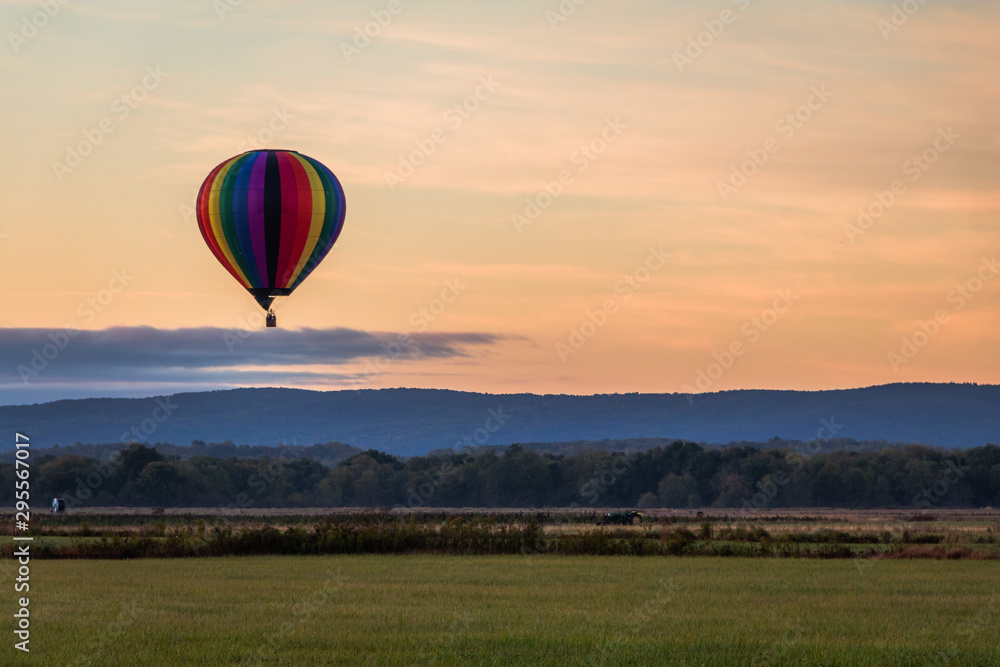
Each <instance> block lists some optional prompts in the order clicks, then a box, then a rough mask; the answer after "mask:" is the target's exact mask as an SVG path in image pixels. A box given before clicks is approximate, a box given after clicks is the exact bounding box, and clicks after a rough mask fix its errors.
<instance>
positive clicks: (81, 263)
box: [0, 0, 1000, 404]
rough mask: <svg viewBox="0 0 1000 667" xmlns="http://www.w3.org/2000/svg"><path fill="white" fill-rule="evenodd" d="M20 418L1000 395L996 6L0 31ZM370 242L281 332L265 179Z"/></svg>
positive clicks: (50, 24) (558, 7) (451, 5)
mask: <svg viewBox="0 0 1000 667" xmlns="http://www.w3.org/2000/svg"><path fill="white" fill-rule="evenodd" d="M0 26H2V28H3V32H4V34H5V36H4V42H5V44H3V45H0V53H2V55H0V72H2V79H0V81H2V87H3V100H4V104H3V105H2V106H0V114H2V116H0V123H2V127H3V128H4V129H5V131H4V139H3V146H4V154H5V159H4V160H3V161H0V188H2V195H3V201H4V204H5V205H4V207H3V214H2V217H0V278H2V280H3V284H4V285H6V286H7V287H8V290H7V297H6V307H5V308H4V311H3V312H2V313H0V365H2V367H3V368H4V369H5V372H4V373H3V374H0V403H2V404H21V403H33V402H40V401H48V400H55V399H60V398H76V397H83V396H142V395H155V394H163V393H174V392H180V391H193V390H202V389H216V388H225V387H235V386H293V387H304V388H314V389H325V390H329V389H342V388H379V387H400V386H403V387H431V388H447V389H456V390H464V391H484V392H496V393H520V392H534V393H572V394H592V393H616V392H701V391H719V390H731V389H751V388H764V389H796V390H822V389H835V388H848V387H859V386H868V385H873V384H883V383H888V382H924V381H927V382H978V383H991V384H995V383H1000V348H998V345H997V340H998V336H997V331H998V329H997V325H998V323H1000V317H998V316H1000V280H997V279H996V278H997V276H998V275H1000V265H998V264H997V255H998V251H1000V217H998V214H1000V182H998V181H1000V116H998V114H997V110H998V109H1000V67H998V63H1000V5H998V4H997V3H996V2H993V1H992V0H991V1H988V2H987V1H982V2H974V1H964V0H956V1H954V2H938V1H936V0H929V1H926V2H923V3H921V2H918V0H908V1H907V2H897V3H892V2H862V1H849V0H818V1H815V2H809V3H802V2H792V1H791V0H739V2H734V1H731V0H715V1H711V2H699V3H693V2H680V1H669V0H656V1H652V0H649V1H639V0H624V1H621V2H616V3H611V2H605V1H602V0H589V1H585V2H583V1H581V0H564V1H563V2H561V3H560V2H557V1H556V0H550V1H548V2H545V1H542V2H529V1H526V0H525V1H522V0H505V1H503V2H501V1H500V0H482V1H481V2H474V1H469V2H443V1H434V0H376V1H371V2H352V3H345V2H319V1H317V2H307V1H290V0H289V1H284V2H281V3H264V2H261V1H260V0H242V1H240V0H190V1H187V0H181V1H177V2H170V3H158V2H128V3H124V2H122V3H111V2H90V3H84V2H76V1H72V0H62V1H60V0H45V1H42V2H27V1H6V2H2V3H0ZM258 148H285V149H293V150H297V151H299V152H301V153H304V154H306V155H309V156H311V157H314V158H316V159H318V160H320V161H321V162H323V163H324V164H326V165H327V166H328V167H330V169H331V170H332V171H333V172H334V173H335V174H336V175H337V177H338V178H339V180H340V181H341V183H342V185H343V187H344V191H345V193H346V197H347V218H346V222H345V224H344V230H343V233H342V234H341V236H340V238H339V240H338V241H337V244H336V245H335V246H334V248H333V250H332V251H331V253H330V254H329V255H328V256H327V258H326V260H325V261H324V262H323V264H321V265H320V267H319V268H318V269H316V270H315V271H314V273H313V274H312V275H311V276H310V277H309V278H308V280H306V281H305V283H303V285H302V286H301V287H300V288H299V289H298V290H297V291H296V292H295V294H294V295H293V296H291V297H289V298H287V299H284V300H283V301H281V302H280V303H279V304H278V307H277V313H278V324H279V328H278V329H265V328H263V318H262V316H261V311H260V309H259V308H258V307H257V306H256V304H255V303H254V302H253V300H252V299H251V298H250V297H249V295H248V294H247V293H246V292H245V291H244V290H243V289H242V288H241V287H240V286H239V285H238V284H237V283H236V282H235V281H234V280H233V278H232V277H231V276H230V275H229V274H228V273H227V272H226V271H225V270H224V269H223V268H222V267H221V266H220V265H219V264H218V263H217V262H216V261H215V259H214V257H213V256H212V254H211V253H210V251H209V250H208V248H207V247H206V246H205V244H204V242H203V240H202V238H201V235H200V234H199V232H198V228H197V225H196V221H195V215H194V208H193V203H194V198H195V195H196V193H197V189H198V187H199V186H200V185H201V182H202V181H203V180H204V178H205V177H206V176H207V175H208V173H209V171H210V170H211V169H212V168H213V167H215V166H216V165H217V164H219V163H220V162H222V161H224V160H226V159H228V158H230V157H232V156H234V155H237V154H239V153H241V152H243V151H246V150H252V149H258Z"/></svg>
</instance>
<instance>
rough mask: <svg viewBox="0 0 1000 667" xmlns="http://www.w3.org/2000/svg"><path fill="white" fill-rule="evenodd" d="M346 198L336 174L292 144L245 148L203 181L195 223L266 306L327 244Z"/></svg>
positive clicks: (313, 262)
mask: <svg viewBox="0 0 1000 667" xmlns="http://www.w3.org/2000/svg"><path fill="white" fill-rule="evenodd" d="M346 204H347V203H346V200H345V199H344V189H343V188H342V187H341V185H340V181H338V180H337V177H336V176H334V175H333V172H332V171H330V170H329V169H327V168H326V166H325V165H323V164H322V163H321V162H319V161H318V160H315V159H313V158H311V157H309V156H306V155H302V154H301V153H297V152H295V151H283V150H261V151H249V152H247V153H243V154H242V155H237V156H236V157H232V158H229V159H228V160H226V161H225V162H223V163H222V164H220V165H219V166H218V167H216V168H215V169H213V170H212V173H210V174H209V175H208V178H206V179H205V182H204V183H202V184H201V190H200V191H199V192H198V204H197V213H198V227H199V228H200V229H201V235H202V237H203V238H204V239H205V243H207V244H208V247H209V248H210V249H211V251H212V253H213V254H214V255H215V258H216V259H218V260H219V262H220V263H221V264H222V265H223V266H224V267H226V270H227V271H229V273H231V274H232V275H233V277H234V278H236V280H238V281H239V283H240V284H241V285H243V287H245V288H246V289H247V290H248V291H249V292H250V294H251V295H253V297H254V299H256V300H257V303H259V304H260V305H261V307H262V308H264V309H265V310H267V309H269V308H270V307H271V303H272V302H273V301H274V298H275V297H277V296H288V295H289V294H291V293H292V291H293V290H294V289H295V288H296V287H298V286H299V285H300V284H302V281H303V280H305V279H306V276H308V275H309V274H310V273H312V271H313V269H315V268H316V267H317V266H318V265H319V263H320V262H321V261H323V258H324V257H326V255H327V253H328V252H330V248H332V247H333V244H334V243H335V242H336V241H337V237H338V236H340V230H341V229H342V228H343V226H344V215H345V214H346V212H347V206H346Z"/></svg>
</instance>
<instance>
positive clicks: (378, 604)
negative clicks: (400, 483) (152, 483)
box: [4, 555, 1000, 665]
mask: <svg viewBox="0 0 1000 667" xmlns="http://www.w3.org/2000/svg"><path fill="white" fill-rule="evenodd" d="M9 572H10V570H9V569H7V568H4V573H5V574H4V578H5V579H8V580H9V577H10V574H9ZM8 583H9V581H5V586H6V585H7V584H8ZM32 598H33V600H32V620H33V626H32V627H33V634H32V654H33V655H32V661H33V662H37V663H38V664H53V665H54V664H59V665H63V664H66V665H69V664H72V665H91V664H92V665H131V664H137V662H138V663H146V664H153V663H155V664H160V665H191V664H223V665H236V664H285V665H303V664H337V663H352V664H469V663H472V664H540V665H562V664H607V665H617V664H654V663H659V664H678V665H682V664H683V665H688V664H697V665H732V664H742V665H751V664H758V665H800V664H807V665H809V664H812V665H932V664H933V665H943V664H953V665H990V664H997V662H998V661H1000V649H998V647H1000V568H997V567H996V566H995V564H994V563H990V562H984V561H961V562H949V561H865V562H858V561H844V560H834V561H815V560H749V559H715V558H697V559H676V558H623V557H607V558H594V557H583V556H578V557H561V556H550V555H545V556H527V557H526V556H496V557H453V556H318V557H314V556H306V557H250V558H213V559H174V560H141V561H80V560H58V561H37V562H35V563H33V569H32ZM6 623H7V626H8V630H7V634H8V635H10V625H11V621H10V620H8V621H7V622H6ZM5 651H6V653H5V655H6V660H8V661H10V659H11V655H12V649H10V648H7V649H5Z"/></svg>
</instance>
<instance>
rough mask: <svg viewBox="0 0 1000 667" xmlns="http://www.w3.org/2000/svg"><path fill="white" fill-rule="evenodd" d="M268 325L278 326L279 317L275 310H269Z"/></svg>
mask: <svg viewBox="0 0 1000 667" xmlns="http://www.w3.org/2000/svg"><path fill="white" fill-rule="evenodd" d="M267 326H268V327H269V328H270V327H276V326H278V318H277V317H276V316H275V314H274V311H273V310H269V311H267Z"/></svg>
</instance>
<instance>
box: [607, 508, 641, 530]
mask: <svg viewBox="0 0 1000 667" xmlns="http://www.w3.org/2000/svg"><path fill="white" fill-rule="evenodd" d="M641 523H642V512H637V511H635V510H628V511H627V512H608V513H607V514H605V515H604V516H603V517H601V518H600V519H599V520H598V521H597V525H598V526H638V525H639V524H641Z"/></svg>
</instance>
